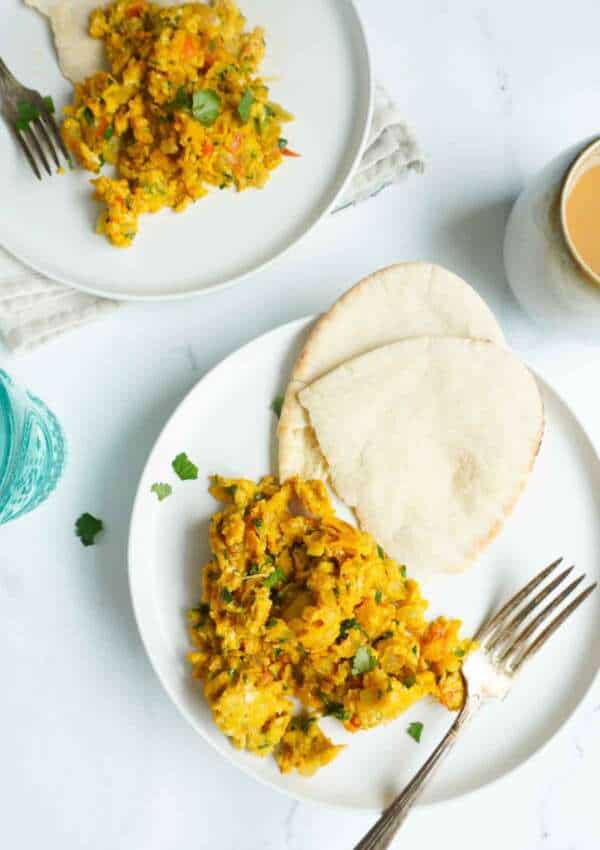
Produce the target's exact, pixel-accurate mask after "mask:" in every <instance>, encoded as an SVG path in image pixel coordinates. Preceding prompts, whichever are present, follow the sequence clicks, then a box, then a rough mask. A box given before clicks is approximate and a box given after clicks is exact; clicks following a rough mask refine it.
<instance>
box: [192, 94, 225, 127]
mask: <svg viewBox="0 0 600 850" xmlns="http://www.w3.org/2000/svg"><path fill="white" fill-rule="evenodd" d="M220 112H221V98H220V97H219V95H218V94H217V93H216V91H212V90H211V89H202V90H200V91H195V92H194V93H193V95H192V115H193V116H194V118H195V119H196V121H199V122H200V123H201V124H203V125H204V126H205V127H210V126H211V125H212V124H214V123H215V121H216V120H217V118H218V117H219V114H220Z"/></svg>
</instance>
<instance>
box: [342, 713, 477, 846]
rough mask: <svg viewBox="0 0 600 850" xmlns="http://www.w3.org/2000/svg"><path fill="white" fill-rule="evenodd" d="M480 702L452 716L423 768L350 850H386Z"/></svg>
mask: <svg viewBox="0 0 600 850" xmlns="http://www.w3.org/2000/svg"><path fill="white" fill-rule="evenodd" d="M480 704H481V703H480V701H479V700H476V699H469V698H468V697H467V699H466V701H465V704H464V706H463V707H462V708H461V710H460V711H459V712H458V714H457V715H456V718H455V720H454V723H453V724H452V726H451V727H450V729H449V730H448V732H447V733H446V734H445V735H444V737H443V738H442V740H441V741H440V743H439V744H438V745H437V747H436V748H435V750H434V751H433V752H432V754H431V755H430V756H429V758H428V759H427V761H426V762H425V764H424V765H423V767H422V768H421V769H420V770H419V772H418V773H416V774H415V775H414V776H413V778H412V779H411V781H410V782H409V783H408V785H407V786H406V788H405V789H404V790H403V791H401V792H400V794H398V796H397V797H396V799H395V800H393V801H392V802H391V803H390V805H389V806H388V807H387V809H385V811H384V812H383V814H382V815H381V817H380V818H379V820H378V821H377V823H376V824H374V826H373V827H372V828H371V829H370V830H369V832H367V834H366V835H365V836H364V838H363V839H362V840H361V841H359V842H358V844H357V845H356V846H355V848H354V850H385V848H386V847H389V846H390V844H391V843H392V841H393V840H394V836H395V835H396V832H397V831H398V830H399V829H400V827H401V825H402V824H403V823H404V820H405V818H406V817H407V815H408V813H409V811H410V809H411V806H412V805H413V803H414V802H415V801H416V799H417V798H418V797H419V796H420V795H421V793H422V792H423V789H424V788H425V786H426V785H427V783H428V781H429V779H430V778H431V776H432V774H433V772H434V770H435V768H436V767H437V766H438V765H439V763H440V762H441V761H442V759H443V758H444V756H446V755H447V754H448V753H449V752H450V750H451V749H452V747H453V746H454V742H455V741H456V739H457V738H458V733H459V732H460V731H461V729H462V728H463V727H464V725H465V723H466V722H467V720H469V719H470V718H471V717H472V716H473V715H474V714H475V712H476V711H477V709H478V708H479V706H480Z"/></svg>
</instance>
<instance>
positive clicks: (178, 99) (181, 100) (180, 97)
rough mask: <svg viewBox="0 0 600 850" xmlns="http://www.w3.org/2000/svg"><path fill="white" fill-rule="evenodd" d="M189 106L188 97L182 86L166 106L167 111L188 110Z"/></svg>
mask: <svg viewBox="0 0 600 850" xmlns="http://www.w3.org/2000/svg"><path fill="white" fill-rule="evenodd" d="M190 105H191V101H190V96H189V94H188V93H187V92H186V90H185V88H184V87H183V86H179V88H178V89H177V91H176V92H175V97H174V98H173V100H172V101H170V103H168V104H167V106H168V107H169V109H189V108H190Z"/></svg>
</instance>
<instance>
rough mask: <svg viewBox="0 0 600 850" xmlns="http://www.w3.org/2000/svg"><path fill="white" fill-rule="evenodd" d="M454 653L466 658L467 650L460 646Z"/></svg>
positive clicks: (458, 656)
mask: <svg viewBox="0 0 600 850" xmlns="http://www.w3.org/2000/svg"><path fill="white" fill-rule="evenodd" d="M454 654H455V655H456V657H457V658H464V657H465V651H464V649H461V648H460V647H457V648H456V649H455V650H454Z"/></svg>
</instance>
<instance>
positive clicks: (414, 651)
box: [412, 643, 417, 655]
mask: <svg viewBox="0 0 600 850" xmlns="http://www.w3.org/2000/svg"><path fill="white" fill-rule="evenodd" d="M412 651H413V655H416V654H417V644H416V643H415V644H414V646H413V648H412Z"/></svg>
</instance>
